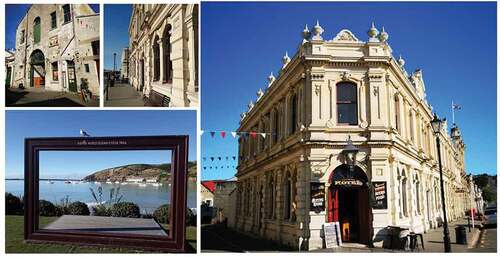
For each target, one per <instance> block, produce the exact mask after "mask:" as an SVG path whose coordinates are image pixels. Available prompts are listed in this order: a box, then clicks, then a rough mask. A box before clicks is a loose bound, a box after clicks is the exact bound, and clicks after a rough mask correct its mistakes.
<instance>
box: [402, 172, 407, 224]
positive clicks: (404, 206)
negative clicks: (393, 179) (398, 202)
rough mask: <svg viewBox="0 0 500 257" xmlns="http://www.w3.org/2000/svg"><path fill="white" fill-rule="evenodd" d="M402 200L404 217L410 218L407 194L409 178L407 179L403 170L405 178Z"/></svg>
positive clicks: (403, 179)
mask: <svg viewBox="0 0 500 257" xmlns="http://www.w3.org/2000/svg"><path fill="white" fill-rule="evenodd" d="M401 190H402V192H401V198H402V200H403V215H404V216H405V217H408V196H407V192H408V178H407V177H406V173H405V171H404V170H403V178H402V181H401Z"/></svg>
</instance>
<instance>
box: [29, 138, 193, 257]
mask: <svg viewBox="0 0 500 257" xmlns="http://www.w3.org/2000/svg"><path fill="white" fill-rule="evenodd" d="M188 140H189V137H188V136H184V135H181V136H126V137H47V138H26V139H25V149H24V150H25V174H24V176H25V178H24V183H25V184H24V190H25V201H24V207H25V212H24V239H25V241H27V242H58V243H69V244H80V245H96V246H112V247H127V248H136V249H145V250H154V251H162V252H185V251H186V243H185V241H186V240H185V239H186V201H187V199H186V198H187V162H188ZM109 150H118V151H120V150H121V151H123V150H171V152H172V156H171V160H172V170H171V174H172V190H171V195H170V198H171V199H170V209H169V211H170V219H169V233H168V235H167V236H155V235H137V234H118V233H116V234H113V233H95V232H78V231H53V230H48V229H40V228H39V153H40V151H109Z"/></svg>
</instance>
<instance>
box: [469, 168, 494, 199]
mask: <svg viewBox="0 0 500 257" xmlns="http://www.w3.org/2000/svg"><path fill="white" fill-rule="evenodd" d="M474 183H476V185H477V186H478V187H479V188H481V190H482V191H483V199H484V200H485V201H486V202H488V203H489V204H496V201H497V176H496V175H489V174H486V173H483V174H479V175H474Z"/></svg>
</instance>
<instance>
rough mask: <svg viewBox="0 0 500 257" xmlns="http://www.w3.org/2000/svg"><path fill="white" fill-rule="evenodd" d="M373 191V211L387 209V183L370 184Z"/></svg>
mask: <svg viewBox="0 0 500 257" xmlns="http://www.w3.org/2000/svg"><path fill="white" fill-rule="evenodd" d="M372 184H373V191H374V198H375V199H374V200H375V202H374V203H373V209H387V182H385V181H384V182H372Z"/></svg>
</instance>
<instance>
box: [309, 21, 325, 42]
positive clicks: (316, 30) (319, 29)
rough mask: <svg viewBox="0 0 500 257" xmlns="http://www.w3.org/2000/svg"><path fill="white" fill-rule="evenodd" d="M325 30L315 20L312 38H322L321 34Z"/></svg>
mask: <svg viewBox="0 0 500 257" xmlns="http://www.w3.org/2000/svg"><path fill="white" fill-rule="evenodd" d="M324 31H325V30H323V28H322V27H321V25H319V20H316V25H314V28H313V34H314V36H313V37H312V40H323V37H322V36H321V34H323V32H324Z"/></svg>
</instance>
